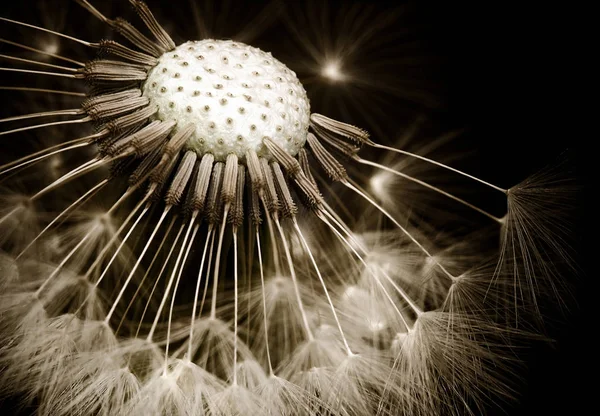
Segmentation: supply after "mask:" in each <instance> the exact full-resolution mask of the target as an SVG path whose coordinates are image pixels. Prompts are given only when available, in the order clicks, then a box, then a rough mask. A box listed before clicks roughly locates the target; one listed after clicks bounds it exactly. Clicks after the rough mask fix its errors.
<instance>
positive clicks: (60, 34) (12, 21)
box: [0, 17, 92, 46]
mask: <svg viewBox="0 0 600 416" xmlns="http://www.w3.org/2000/svg"><path fill="white" fill-rule="evenodd" d="M0 20H2V21H4V22H9V23H14V24H15V25H20V26H25V27H29V28H32V29H36V30H40V31H42V32H46V33H51V34H53V35H56V36H60V37H62V38H65V39H69V40H72V41H74V42H77V43H80V44H82V45H85V46H92V44H91V43H90V42H86V41H84V40H81V39H77V38H74V37H72V36H68V35H65V34H63V33H60V32H55V31H53V30H49V29H45V28H43V27H39V26H34V25H30V24H28V23H23V22H19V21H17V20H11V19H7V18H5V17H0Z"/></svg>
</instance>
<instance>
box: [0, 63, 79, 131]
mask: <svg viewBox="0 0 600 416" xmlns="http://www.w3.org/2000/svg"><path fill="white" fill-rule="evenodd" d="M0 56H1V55H0ZM82 114H83V110H81V109H79V108H72V109H68V110H57V111H46V112H43V113H31V114H24V115H21V116H13V117H7V118H2V119H0V123H5V122H8V121H17V120H25V119H28V118H35V117H52V116H80V115H82Z"/></svg>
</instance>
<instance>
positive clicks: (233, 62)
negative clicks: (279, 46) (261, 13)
mask: <svg viewBox="0 0 600 416" xmlns="http://www.w3.org/2000/svg"><path fill="white" fill-rule="evenodd" d="M143 91H144V95H145V96H146V97H148V98H149V99H150V102H151V103H152V104H155V105H156V106H158V113H157V117H158V118H159V119H160V120H163V121H164V120H175V121H176V122H177V126H178V127H183V126H185V125H187V124H189V123H192V124H193V125H195V126H196V130H195V132H194V134H193V135H192V137H191V138H190V139H189V141H188V145H187V147H188V148H189V149H191V150H194V151H196V152H197V153H198V154H199V155H203V154H205V153H209V152H210V153H212V154H213V155H214V156H215V160H219V161H224V160H225V159H226V157H227V155H228V154H230V153H234V154H236V155H237V156H238V157H239V158H240V159H243V158H244V155H245V153H246V152H247V151H248V150H254V151H255V152H256V153H257V154H258V155H259V156H262V157H267V158H269V157H270V154H269V152H268V150H267V149H266V147H265V146H264V145H263V138H264V137H269V138H271V139H272V140H273V141H275V142H276V143H277V144H279V146H281V147H282V148H283V149H285V150H286V151H287V152H288V153H289V154H290V155H292V156H295V155H296V154H297V153H298V151H299V150H300V148H302V146H304V142H305V141H306V134H307V131H308V124H309V116H310V104H309V102H308V98H307V96H306V91H305V90H304V88H303V87H302V84H300V81H298V78H297V77H296V74H295V73H294V72H293V71H291V70H290V69H288V68H287V67H286V66H285V65H284V64H282V63H281V62H279V61H278V60H277V59H275V58H273V56H271V54H270V53H266V52H263V51H261V50H260V49H257V48H253V47H251V46H248V45H245V44H243V43H239V42H233V41H230V40H214V39H207V40H202V41H190V42H186V43H183V44H182V45H180V46H178V47H177V48H175V49H174V50H172V51H170V52H167V53H165V54H164V55H162V56H161V57H160V59H159V62H158V64H157V65H156V66H155V67H154V68H152V70H150V72H149V74H148V79H147V80H146V82H145V83H144V87H143Z"/></svg>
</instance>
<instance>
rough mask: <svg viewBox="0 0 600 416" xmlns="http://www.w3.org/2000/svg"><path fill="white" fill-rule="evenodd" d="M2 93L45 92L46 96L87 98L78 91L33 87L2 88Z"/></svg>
mask: <svg viewBox="0 0 600 416" xmlns="http://www.w3.org/2000/svg"><path fill="white" fill-rule="evenodd" d="M0 91H28V92H43V93H45V94H61V95H71V96H74V97H85V93H83V92H76V91H60V90H49V89H46V88H32V87H4V86H3V87H0Z"/></svg>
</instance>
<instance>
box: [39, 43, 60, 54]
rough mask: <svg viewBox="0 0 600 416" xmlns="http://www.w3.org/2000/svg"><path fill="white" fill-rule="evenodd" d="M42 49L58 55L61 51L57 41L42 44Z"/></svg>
mask: <svg viewBox="0 0 600 416" xmlns="http://www.w3.org/2000/svg"><path fill="white" fill-rule="evenodd" d="M42 50H43V51H44V52H46V53H51V54H53V55H56V54H57V53H58V51H59V46H58V43H56V42H48V43H45V42H44V44H43V45H42Z"/></svg>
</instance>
